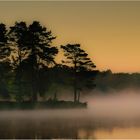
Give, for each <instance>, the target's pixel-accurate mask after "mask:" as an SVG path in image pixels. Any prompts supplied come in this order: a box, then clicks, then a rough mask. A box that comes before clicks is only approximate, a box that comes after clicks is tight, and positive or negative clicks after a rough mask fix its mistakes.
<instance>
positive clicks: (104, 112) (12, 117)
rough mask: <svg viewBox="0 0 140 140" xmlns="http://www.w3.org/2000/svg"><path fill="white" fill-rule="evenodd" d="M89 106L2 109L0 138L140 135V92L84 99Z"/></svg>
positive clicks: (119, 136) (128, 136)
mask: <svg viewBox="0 0 140 140" xmlns="http://www.w3.org/2000/svg"><path fill="white" fill-rule="evenodd" d="M83 100H85V101H87V102H88V108H87V109H60V110H58V109H53V110H51V109H46V110H15V111H0V125H1V127H0V138H140V110H139V106H140V102H139V100H140V94H139V92H138V93H136V92H134V91H130V90H129V91H128V90H126V91H122V92H120V93H116V94H108V95H102V94H99V95H93V96H90V97H88V98H85V99H83Z"/></svg>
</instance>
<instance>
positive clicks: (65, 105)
mask: <svg viewBox="0 0 140 140" xmlns="http://www.w3.org/2000/svg"><path fill="white" fill-rule="evenodd" d="M71 108H72V109H73V108H87V103H82V102H72V101H63V100H60V101H53V100H51V101H49V100H48V101H39V102H29V101H24V102H14V101H0V110H19V109H71Z"/></svg>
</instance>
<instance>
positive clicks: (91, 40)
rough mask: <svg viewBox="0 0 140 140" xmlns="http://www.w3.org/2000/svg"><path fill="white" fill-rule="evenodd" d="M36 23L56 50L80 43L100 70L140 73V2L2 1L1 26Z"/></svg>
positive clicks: (59, 57) (0, 11) (0, 10)
mask: <svg viewBox="0 0 140 140" xmlns="http://www.w3.org/2000/svg"><path fill="white" fill-rule="evenodd" d="M33 20H38V21H40V22H41V24H42V25H44V26H46V27H47V28H48V29H50V30H51V31H52V33H53V35H55V36H57V38H56V40H55V42H54V45H56V46H60V45H66V44H67V43H72V44H73V43H80V44H81V48H82V49H84V50H85V51H86V52H87V53H88V54H89V57H90V58H91V59H92V60H93V62H94V63H95V64H96V66H97V69H99V70H107V69H111V70H112V71H113V72H117V73H118V72H129V73H132V72H140V61H139V60H140V1H40V2H39V1H12V2H11V1H5V2H4V1H0V22H3V23H5V24H6V25H8V26H10V25H13V24H14V22H15V21H26V22H27V23H29V24H30V23H31V22H32V21H33ZM61 59H62V54H61V53H60V54H59V55H58V56H57V61H58V62H60V60H61Z"/></svg>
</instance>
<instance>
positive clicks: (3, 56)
mask: <svg viewBox="0 0 140 140" xmlns="http://www.w3.org/2000/svg"><path fill="white" fill-rule="evenodd" d="M10 53H11V49H10V47H9V45H8V37H7V29H6V25H5V24H3V23H1V24H0V94H1V96H2V97H4V98H7V97H9V94H8V89H7V85H6V82H7V80H8V79H7V78H8V73H9V71H10V60H9V56H10Z"/></svg>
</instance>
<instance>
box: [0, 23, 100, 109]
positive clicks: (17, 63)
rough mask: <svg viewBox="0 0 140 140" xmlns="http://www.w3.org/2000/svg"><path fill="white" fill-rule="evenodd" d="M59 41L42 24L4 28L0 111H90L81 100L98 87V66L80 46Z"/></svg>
mask: <svg viewBox="0 0 140 140" xmlns="http://www.w3.org/2000/svg"><path fill="white" fill-rule="evenodd" d="M55 39H56V37H55V36H54V35H53V34H52V32H51V31H50V30H49V29H48V28H46V27H45V26H44V25H41V23H40V22H39V21H33V22H32V23H31V24H27V23H26V22H23V21H20V22H15V24H14V25H12V26H10V27H7V26H6V25H5V24H3V23H1V24H0V109H45V108H46V109H47V108H86V107H87V103H85V102H83V103H82V102H80V97H81V96H82V95H83V94H84V93H86V92H84V91H86V90H87V91H89V90H93V88H94V87H95V84H94V80H95V75H96V74H97V72H98V71H97V70H95V68H96V66H95V64H94V63H93V62H92V60H91V59H90V58H89V56H88V54H87V53H86V52H85V50H83V49H82V48H81V45H80V44H78V43H68V44H66V45H60V46H54V45H53V40H55ZM59 53H60V54H61V53H62V54H63V56H61V59H62V60H61V62H60V61H59V62H58V61H57V58H56V56H57V55H58V56H59ZM58 56H57V57H58ZM60 89H61V90H60ZM61 92H62V95H61V97H62V96H63V97H64V98H62V99H61V98H59V100H58V99H57V96H59V94H60V93H61ZM68 93H69V94H70V95H69V96H71V100H70V101H66V100H65V99H66V98H67V96H68ZM59 97H60V96H59Z"/></svg>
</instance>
